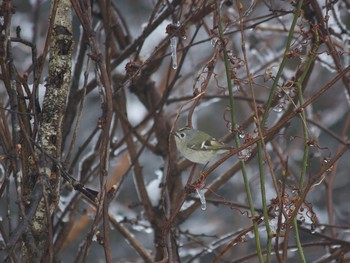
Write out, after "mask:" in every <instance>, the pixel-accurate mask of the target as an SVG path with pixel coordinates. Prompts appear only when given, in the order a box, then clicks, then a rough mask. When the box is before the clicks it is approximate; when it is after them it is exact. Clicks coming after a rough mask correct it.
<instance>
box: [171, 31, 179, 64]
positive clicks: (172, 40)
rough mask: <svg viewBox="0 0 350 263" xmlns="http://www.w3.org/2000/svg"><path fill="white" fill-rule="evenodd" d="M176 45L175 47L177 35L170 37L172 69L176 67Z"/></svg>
mask: <svg viewBox="0 0 350 263" xmlns="http://www.w3.org/2000/svg"><path fill="white" fill-rule="evenodd" d="M176 47H177V37H175V36H174V37H172V38H170V51H171V59H172V61H173V69H177V55H176Z"/></svg>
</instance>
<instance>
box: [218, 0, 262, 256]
mask: <svg viewBox="0 0 350 263" xmlns="http://www.w3.org/2000/svg"><path fill="white" fill-rule="evenodd" d="M215 3H216V8H217V12H218V29H219V37H220V40H221V43H222V46H223V55H224V62H225V71H226V79H227V88H228V92H229V98H230V109H231V123H232V131H231V132H233V130H234V129H235V127H236V126H237V122H236V115H235V103H234V97H233V88H232V81H231V67H230V62H229V57H228V55H227V50H226V46H225V41H223V35H224V34H223V29H222V24H221V16H220V1H216V2H215ZM234 140H235V144H236V146H237V147H239V146H240V141H239V137H238V134H237V133H235V134H234ZM240 164H241V171H242V175H243V181H244V187H245V191H246V194H247V199H248V204H249V208H250V213H251V215H252V218H253V229H254V237H255V244H256V248H257V253H258V258H259V262H263V256H262V251H261V245H260V240H259V229H258V227H259V226H258V223H257V221H256V220H255V219H254V217H255V209H254V203H253V198H252V195H251V192H250V187H249V180H248V176H247V170H246V166H245V162H244V161H243V160H240Z"/></svg>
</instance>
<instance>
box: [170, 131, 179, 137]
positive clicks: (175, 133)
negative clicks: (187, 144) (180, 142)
mask: <svg viewBox="0 0 350 263" xmlns="http://www.w3.org/2000/svg"><path fill="white" fill-rule="evenodd" d="M170 134H171V135H174V136H176V137H178V135H177V132H174V131H171V132H170Z"/></svg>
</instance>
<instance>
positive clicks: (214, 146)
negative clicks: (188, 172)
mask: <svg viewBox="0 0 350 263" xmlns="http://www.w3.org/2000/svg"><path fill="white" fill-rule="evenodd" d="M172 134H173V135H174V136H175V142H176V146H177V148H178V150H179V151H180V152H181V154H182V155H183V156H184V157H185V158H186V159H188V160H190V161H191V162H194V163H203V164H205V163H208V162H209V161H211V160H212V159H214V158H215V157H217V156H219V155H221V154H223V153H226V152H228V151H229V150H230V149H232V147H231V146H229V145H226V144H224V143H222V142H219V141H217V140H216V139H215V138H213V137H212V136H210V135H209V134H207V133H205V132H203V131H200V130H196V129H192V128H189V127H183V128H181V129H179V130H177V131H176V132H172Z"/></svg>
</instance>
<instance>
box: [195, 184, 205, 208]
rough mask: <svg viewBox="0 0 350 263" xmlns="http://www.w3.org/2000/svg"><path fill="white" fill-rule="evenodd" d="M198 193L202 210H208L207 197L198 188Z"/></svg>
mask: <svg viewBox="0 0 350 263" xmlns="http://www.w3.org/2000/svg"><path fill="white" fill-rule="evenodd" d="M196 192H197V194H198V197H199V200H200V202H201V204H202V205H201V209H202V210H206V209H207V201H206V200H205V195H204V191H203V189H198V188H196Z"/></svg>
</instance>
